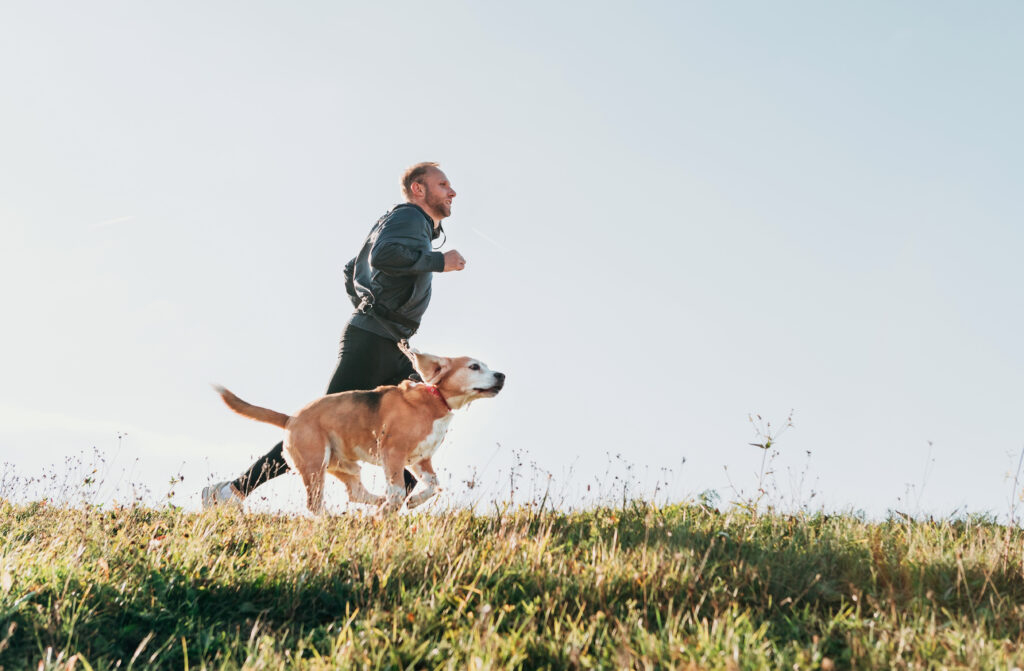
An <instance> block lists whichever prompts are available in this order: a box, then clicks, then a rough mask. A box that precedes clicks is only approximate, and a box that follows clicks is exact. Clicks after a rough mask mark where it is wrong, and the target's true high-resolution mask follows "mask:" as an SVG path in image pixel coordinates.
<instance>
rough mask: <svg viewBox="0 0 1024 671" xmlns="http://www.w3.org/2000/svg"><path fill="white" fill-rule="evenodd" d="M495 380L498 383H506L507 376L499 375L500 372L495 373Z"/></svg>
mask: <svg viewBox="0 0 1024 671" xmlns="http://www.w3.org/2000/svg"><path fill="white" fill-rule="evenodd" d="M494 379H495V380H497V381H498V382H504V381H505V374H504V373H499V372H497V371H495V372H494Z"/></svg>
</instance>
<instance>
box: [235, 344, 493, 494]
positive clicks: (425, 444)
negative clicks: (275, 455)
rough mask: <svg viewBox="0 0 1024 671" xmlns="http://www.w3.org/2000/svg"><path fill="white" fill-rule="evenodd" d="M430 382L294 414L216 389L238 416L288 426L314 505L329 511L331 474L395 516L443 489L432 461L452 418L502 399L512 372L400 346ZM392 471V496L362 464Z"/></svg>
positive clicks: (294, 463) (289, 446)
mask: <svg viewBox="0 0 1024 671" xmlns="http://www.w3.org/2000/svg"><path fill="white" fill-rule="evenodd" d="M400 347H402V351H403V352H404V353H405V354H406V356H408V357H409V359H410V360H411V361H412V364H413V367H414V368H415V369H416V372H417V373H419V375H420V378H421V379H423V380H424V382H423V383H417V382H412V381H410V380H405V381H403V382H402V383H401V384H399V385H388V386H381V387H377V388H376V389H374V390H372V391H344V392H341V393H338V394H329V395H327V396H323V397H321V398H319V399H317V400H315V401H313V402H312V403H310V404H309V405H307V406H306V407H304V408H303V409H302V410H300V411H299V412H298V413H296V414H295V415H294V416H293V417H289V416H288V415H285V414H283V413H280V412H276V411H274V410H268V409H267V408H261V407H259V406H255V405H252V404H250V403H246V402H245V401H243V400H242V399H240V398H238V397H237V396H235V395H234V394H232V393H231V392H230V391H228V390H227V389H225V388H224V387H216V389H217V391H218V392H219V393H220V396H221V398H222V399H224V402H225V403H227V404H228V406H229V407H230V408H231V409H232V410H234V411H235V412H237V413H239V414H241V415H245V416H246V417H250V418H252V419H255V420H259V421H261V422H267V423H268V424H273V425H275V426H279V427H281V428H283V429H285V431H286V434H285V439H284V457H285V460H286V461H287V462H288V465H289V466H291V468H292V469H293V470H295V471H296V472H298V474H299V475H300V476H301V477H302V482H303V484H304V485H305V487H306V506H307V507H308V508H309V510H310V511H311V512H313V513H317V514H319V513H321V512H323V505H324V504H323V495H324V478H325V473H330V474H331V475H333V476H334V477H336V478H338V479H339V480H341V481H342V482H343V483H345V487H346V488H347V489H348V498H349V500H350V501H353V502H356V503H368V504H370V505H375V506H381V505H382V504H383V505H382V508H381V510H382V511H383V512H395V511H397V510H398V509H399V508H401V507H402V503H403V501H404V502H405V503H406V504H407V505H408V506H409V508H415V507H416V506H418V505H420V504H422V503H424V502H425V501H427V500H428V499H430V497H432V496H434V495H435V494H436V493H437V492H438V491H440V487H439V486H438V481H437V475H436V474H435V473H434V467H433V465H432V464H431V462H430V459H431V457H432V456H433V455H434V452H436V451H437V448H438V447H439V446H440V444H441V441H442V440H443V439H444V435H445V433H446V432H447V431H448V425H449V424H450V423H451V421H452V416H453V413H452V411H453V410H458V409H459V408H462V407H465V406H467V405H469V404H470V403H471V402H473V401H475V400H476V399H478V398H485V397H489V396H496V395H497V394H498V392H500V391H501V389H502V387H503V386H504V385H505V374H504V373H499V372H497V371H492V370H490V369H489V368H488V367H487V366H485V365H484V364H483V363H481V362H480V361H478V360H476V359H471V358H469V357H457V358H447V357H439V356H434V355H432V354H423V353H421V352H417V351H416V350H413V349H409V348H408V347H405V346H404V345H400ZM360 461H365V462H368V463H371V464H375V465H377V466H382V467H383V468H384V474H385V476H386V477H387V481H388V489H387V496H386V497H383V496H377V495H375V494H372V493H370V492H369V491H367V490H366V488H365V487H363V483H362V481H361V480H360V477H359V476H360V467H359V462H360ZM406 466H408V467H409V468H410V469H411V470H412V471H413V473H414V474H415V475H416V477H417V478H419V479H420V481H421V482H422V483H423V484H424V485H425V489H423V490H422V491H420V492H417V493H415V494H413V495H412V496H410V497H409V498H408V500H406V490H405V486H404V484H403V476H402V471H403V470H404V469H405V467H406Z"/></svg>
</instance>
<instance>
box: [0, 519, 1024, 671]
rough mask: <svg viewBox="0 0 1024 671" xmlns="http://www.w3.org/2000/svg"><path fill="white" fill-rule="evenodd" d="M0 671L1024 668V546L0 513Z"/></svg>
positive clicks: (802, 535) (567, 523) (996, 534)
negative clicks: (115, 670) (1023, 664)
mask: <svg viewBox="0 0 1024 671" xmlns="http://www.w3.org/2000/svg"><path fill="white" fill-rule="evenodd" d="M0 531H2V534H0V537H2V540H0V665H2V666H3V668H4V669H22V668H33V669H35V668H43V669H49V668H53V669H56V668H60V669H68V668H80V669H89V668H91V669H96V670H99V669H112V668H122V669H129V668H136V669H141V668H169V669H184V668H208V669H235V668H243V667H244V668H267V669H275V668H308V669H327V668H382V669H384V668H387V669H505V668H522V669H543V668H551V669H563V668H565V669H571V668H608V669H619V668H636V669H665V668H680V669H776V668H778V669H783V668H785V669H815V668H823V669H830V668H860V669H879V668H908V669H909V668H963V669H996V668H998V669H1009V668H1011V667H1014V666H1017V665H1020V664H1021V660H1022V658H1024V650H1022V640H1024V564H1022V561H1024V533H1022V532H1021V531H1020V530H1018V529H1015V528H1009V527H1005V526H1000V525H998V524H995V523H994V522H992V521H991V520H986V519H966V520H949V521H941V522H930V521H913V520H904V519H893V520H890V521H887V522H882V523H871V522H868V521H865V520H863V519H860V518H858V517H855V516H850V515H834V516H833V515H823V514H815V515H811V514H806V515H797V516H790V515H782V514H774V513H771V512H767V513H765V512H758V511H756V510H747V511H743V510H741V509H739V508H737V509H735V510H733V511H732V512H728V513H721V512H718V511H717V510H715V509H713V508H711V507H708V506H702V505H660V506H652V505H648V504H645V503H642V502H629V503H627V504H626V505H623V506H618V507H614V508H612V507H602V508H595V509H592V510H588V511H585V512H574V513H560V512H537V511H536V510H533V509H531V508H529V507H525V508H518V509H511V508H510V509H506V510H495V511H494V512H492V513H490V514H487V515H481V514H474V513H472V512H470V511H466V510H455V511H449V512H445V513H440V514H436V515H403V516H398V517H393V518H390V519H384V520H375V519H372V518H370V517H367V516H363V515H358V514H346V515H338V516H334V517H329V518H323V519H310V518H306V517H287V516H263V515H252V514H249V515H241V514H237V513H233V512H231V511H214V512H207V513H189V512H183V511H180V510H175V509H173V508H167V509H162V510H156V509H152V508H146V507H141V506H136V507H125V508H114V509H110V508H107V509H103V508H98V507H92V506H78V507H65V506H57V507H55V506H49V505H45V504H41V503H31V504H11V503H0Z"/></svg>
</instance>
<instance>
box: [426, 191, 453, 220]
mask: <svg viewBox="0 0 1024 671" xmlns="http://www.w3.org/2000/svg"><path fill="white" fill-rule="evenodd" d="M424 187H425V188H426V190H427V192H426V194H424V199H425V201H426V206H427V209H428V210H430V214H439V215H441V217H440V218H441V219H444V218H445V217H450V216H451V215H452V208H451V206H450V205H449V204H448V203H446V202H445V200H447V199H446V198H445V197H444V196H442V195H440V194H439V193H438V192H436V191H432V190H431V189H430V187H429V186H426V185H424Z"/></svg>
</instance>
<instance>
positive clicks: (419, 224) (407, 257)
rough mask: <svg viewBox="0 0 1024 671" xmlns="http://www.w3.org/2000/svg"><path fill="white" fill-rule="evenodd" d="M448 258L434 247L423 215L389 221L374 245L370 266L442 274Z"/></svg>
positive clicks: (397, 272)
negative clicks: (421, 218) (422, 218)
mask: <svg viewBox="0 0 1024 671" xmlns="http://www.w3.org/2000/svg"><path fill="white" fill-rule="evenodd" d="M444 261H445V259H444V254H442V253H441V252H435V251H432V250H431V249H430V237H429V234H428V229H427V226H426V224H425V223H424V222H423V221H422V220H420V218H419V217H408V216H398V217H394V218H392V219H391V220H389V221H387V222H386V223H385V224H384V226H383V227H382V228H381V230H380V233H378V235H377V239H376V240H375V241H374V243H373V246H372V247H371V248H370V265H371V266H373V267H374V268H376V269H377V270H381V271H383V272H385V273H388V274H389V275H415V274H420V273H440V272H443V271H444V269H445V263H444Z"/></svg>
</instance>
